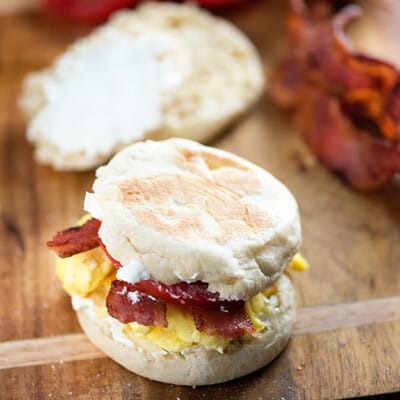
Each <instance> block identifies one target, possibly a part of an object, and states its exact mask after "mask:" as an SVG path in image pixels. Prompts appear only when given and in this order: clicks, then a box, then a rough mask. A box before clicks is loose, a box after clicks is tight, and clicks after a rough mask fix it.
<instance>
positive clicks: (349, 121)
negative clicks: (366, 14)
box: [271, 0, 400, 190]
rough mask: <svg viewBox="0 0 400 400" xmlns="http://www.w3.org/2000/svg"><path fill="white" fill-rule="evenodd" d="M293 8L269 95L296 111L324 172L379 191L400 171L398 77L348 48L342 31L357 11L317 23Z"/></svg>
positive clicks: (296, 1) (297, 5)
mask: <svg viewBox="0 0 400 400" xmlns="http://www.w3.org/2000/svg"><path fill="white" fill-rule="evenodd" d="M292 5H293V13H292V14H291V15H290V17H289V19H288V31H289V36H290V39H291V42H292V48H293V49H294V51H293V53H292V54H291V55H290V56H289V57H288V58H287V59H286V60H284V61H283V62H282V63H281V64H280V65H279V66H278V68H277V69H276V71H275V76H274V79H272V80H271V81H272V95H273V97H274V98H275V100H276V101H277V102H278V103H279V104H280V105H282V106H284V107H291V108H294V109H295V114H296V119H295V120H296V121H297V124H298V126H299V128H300V131H301V133H302V135H303V137H304V138H305V140H306V141H307V143H308V144H309V145H310V146H311V148H312V150H313V151H314V152H315V153H316V154H317V156H318V157H319V158H320V160H321V161H322V162H323V163H324V164H325V165H326V166H327V167H329V168H331V169H334V170H336V171H339V172H340V173H341V174H342V175H343V176H344V177H345V178H346V179H347V181H348V182H349V183H350V184H351V185H352V186H354V187H355V188H357V189H362V190H368V189H375V188H378V187H380V186H382V185H383V184H385V183H386V182H388V181H389V180H390V179H391V178H392V176H393V174H394V173H396V172H399V171H400V164H399V154H400V148H399V142H400V72H399V70H398V69H397V68H395V67H394V66H393V65H390V64H389V63H386V62H384V61H381V60H377V59H374V58H371V57H368V56H365V55H361V54H357V53H356V52H354V51H353V50H352V48H351V46H350V44H349V43H348V42H347V40H346V37H345V34H344V32H343V26H344V25H345V24H346V23H347V22H348V21H349V20H350V19H351V18H354V17H355V16H358V15H359V14H360V10H359V8H358V7H355V6H347V7H345V8H344V9H343V10H342V11H341V12H339V13H338V14H337V15H336V16H335V17H334V18H333V19H323V20H318V21H316V20H315V19H313V18H312V17H311V16H310V13H309V12H308V10H307V8H306V7H305V5H304V3H303V2H302V1H301V0H292ZM320 102H321V103H320ZM322 115H324V116H325V117H326V118H327V120H326V121H323V118H322ZM328 121H329V122H328ZM329 124H331V125H330V126H327V125H329Z"/></svg>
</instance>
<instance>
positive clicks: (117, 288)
mask: <svg viewBox="0 0 400 400" xmlns="http://www.w3.org/2000/svg"><path fill="white" fill-rule="evenodd" d="M106 305H107V310H108V312H109V314H110V315H111V316H112V317H114V318H116V319H118V320H119V321H120V322H122V323H124V324H126V323H129V322H133V321H135V322H137V323H138V324H141V325H146V326H163V327H166V326H168V322H167V318H166V310H167V303H166V302H165V301H163V300H158V299H156V298H155V297H153V296H151V295H149V294H146V293H144V292H142V291H140V290H138V289H137V287H136V285H135V284H131V283H127V282H123V281H120V280H115V281H113V282H112V285H111V289H110V291H109V293H108V296H107V301H106ZM181 307H187V306H181ZM191 310H192V313H193V318H194V321H195V325H196V328H197V329H198V330H199V331H202V332H205V333H206V334H207V335H215V334H218V335H221V336H223V337H225V338H230V339H231V338H235V337H238V336H242V335H244V334H245V332H249V333H251V334H254V333H255V330H254V327H253V324H252V322H251V320H250V318H249V316H248V315H247V313H246V311H245V308H244V302H243V301H234V302H231V303H225V304H224V305H218V306H215V305H214V306H209V305H208V306H204V305H203V306H201V305H198V306H193V307H192V308H191Z"/></svg>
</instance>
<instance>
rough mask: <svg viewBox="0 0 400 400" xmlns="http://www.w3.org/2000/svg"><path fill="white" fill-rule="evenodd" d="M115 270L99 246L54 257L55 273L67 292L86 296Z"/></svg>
mask: <svg viewBox="0 0 400 400" xmlns="http://www.w3.org/2000/svg"><path fill="white" fill-rule="evenodd" d="M114 270H115V267H114V266H113V265H112V263H111V262H110V260H109V259H108V257H107V256H106V255H105V254H104V251H103V250H102V249H101V248H100V247H96V248H95V249H92V250H89V251H85V252H83V253H79V254H75V255H73V256H71V257H67V258H60V257H57V258H56V274H57V276H58V278H59V279H60V281H61V283H62V285H63V287H64V289H65V290H66V291H67V292H68V293H69V294H71V295H72V294H77V295H79V296H86V295H88V294H89V293H90V292H92V291H93V290H95V289H96V288H97V287H98V286H99V285H100V284H101V283H102V282H103V280H104V278H106V277H107V276H108V275H110V274H111V273H112V272H113V271H114Z"/></svg>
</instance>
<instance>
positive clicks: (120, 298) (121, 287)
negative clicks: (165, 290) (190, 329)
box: [106, 280, 168, 327]
mask: <svg viewBox="0 0 400 400" xmlns="http://www.w3.org/2000/svg"><path fill="white" fill-rule="evenodd" d="M106 306H107V310H108V312H109V314H110V315H111V316H112V317H114V318H116V319H117V320H118V321H120V322H122V323H124V324H127V323H129V322H134V321H135V322H137V323H138V324H141V325H146V326H164V327H166V326H168V322H167V317H166V312H167V305H166V303H165V302H163V301H161V300H157V299H156V298H154V297H153V296H149V295H147V294H145V293H143V292H141V291H139V290H137V289H136V288H135V287H134V286H133V285H132V284H130V283H127V282H123V281H120V280H115V281H113V282H112V284H111V289H110V291H109V292H108V295H107V300H106Z"/></svg>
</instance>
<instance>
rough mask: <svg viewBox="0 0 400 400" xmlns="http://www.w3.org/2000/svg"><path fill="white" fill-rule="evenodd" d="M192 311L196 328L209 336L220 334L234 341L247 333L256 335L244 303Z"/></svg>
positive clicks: (196, 308) (198, 307) (195, 307)
mask: <svg viewBox="0 0 400 400" xmlns="http://www.w3.org/2000/svg"><path fill="white" fill-rule="evenodd" d="M192 310H193V318H194V322H195V325H196V328H197V329H198V330H199V331H201V332H204V333H206V334H207V335H215V334H218V335H221V336H223V337H225V338H229V339H233V338H236V337H239V336H243V335H244V334H245V333H246V332H248V333H250V334H255V329H254V326H253V323H252V322H251V319H250V317H249V316H248V314H247V313H246V310H245V308H244V302H241V304H239V305H237V304H234V305H224V306H220V307H204V306H194V307H192Z"/></svg>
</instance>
